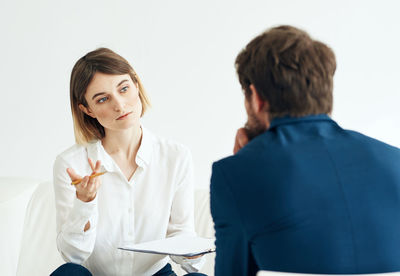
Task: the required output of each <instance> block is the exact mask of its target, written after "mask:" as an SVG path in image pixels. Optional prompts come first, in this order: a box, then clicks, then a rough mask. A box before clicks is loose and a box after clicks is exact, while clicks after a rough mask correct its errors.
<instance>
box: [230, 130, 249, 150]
mask: <svg viewBox="0 0 400 276" xmlns="http://www.w3.org/2000/svg"><path fill="white" fill-rule="evenodd" d="M248 142H249V137H248V135H247V132H246V129H245V128H244V127H242V128H239V129H238V130H237V132H236V138H235V146H234V147H233V154H236V153H237V152H238V151H239V150H240V149H241V148H243V147H244V146H245V145H247V143H248Z"/></svg>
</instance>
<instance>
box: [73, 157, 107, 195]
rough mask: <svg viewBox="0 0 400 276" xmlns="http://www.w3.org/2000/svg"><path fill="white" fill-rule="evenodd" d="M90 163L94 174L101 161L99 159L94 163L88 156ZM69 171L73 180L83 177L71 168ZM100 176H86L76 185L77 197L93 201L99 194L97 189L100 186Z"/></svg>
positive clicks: (97, 170)
mask: <svg viewBox="0 0 400 276" xmlns="http://www.w3.org/2000/svg"><path fill="white" fill-rule="evenodd" d="M88 161H89V165H90V167H91V168H92V174H95V173H98V172H99V171H100V167H101V161H97V162H96V165H94V164H93V161H92V160H91V159H90V158H88ZM67 173H68V175H69V177H70V178H71V180H72V181H74V180H77V179H80V178H82V177H81V176H79V175H78V174H76V173H75V171H74V170H73V169H71V168H68V169H67ZM100 183H101V182H100V178H99V177H94V178H89V176H88V175H87V176H85V177H84V178H83V179H82V181H81V183H79V184H77V185H76V186H75V188H76V197H77V198H78V199H80V200H82V201H84V202H89V201H92V200H93V199H94V198H95V197H96V194H97V190H98V189H99V187H100Z"/></svg>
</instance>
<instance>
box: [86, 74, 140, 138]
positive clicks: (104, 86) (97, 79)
mask: <svg viewBox="0 0 400 276" xmlns="http://www.w3.org/2000/svg"><path fill="white" fill-rule="evenodd" d="M85 99H86V102H87V103H88V106H87V107H85V106H84V105H82V104H80V105H79V108H80V109H81V110H82V111H83V112H85V113H86V114H87V115H89V116H91V117H92V118H96V119H97V121H98V122H99V123H100V124H101V125H102V126H103V127H104V128H105V129H106V130H107V129H109V130H123V129H127V128H130V127H132V126H133V125H135V124H137V123H138V122H139V118H140V115H141V114H142V103H141V101H140V98H139V90H138V87H137V85H136V84H135V83H134V82H133V81H132V79H131V77H130V76H129V74H125V75H107V74H103V73H96V74H95V75H94V76H93V79H92V81H91V82H90V84H89V86H88V88H87V90H86V95H85Z"/></svg>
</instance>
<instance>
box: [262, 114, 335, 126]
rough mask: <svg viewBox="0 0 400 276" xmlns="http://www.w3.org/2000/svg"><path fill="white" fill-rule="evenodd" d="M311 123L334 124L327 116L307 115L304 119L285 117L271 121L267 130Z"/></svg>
mask: <svg viewBox="0 0 400 276" xmlns="http://www.w3.org/2000/svg"><path fill="white" fill-rule="evenodd" d="M312 121H330V122H335V121H333V120H332V119H331V118H330V117H329V116H328V115H327V114H319V115H309V116H304V117H290V116H285V117H281V118H275V119H273V120H272V121H271V124H270V126H269V129H272V128H274V127H277V126H280V125H286V124H296V123H304V122H312Z"/></svg>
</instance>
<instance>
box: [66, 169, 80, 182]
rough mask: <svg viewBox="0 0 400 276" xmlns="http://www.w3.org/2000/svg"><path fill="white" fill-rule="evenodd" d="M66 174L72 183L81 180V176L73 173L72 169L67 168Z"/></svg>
mask: <svg viewBox="0 0 400 276" xmlns="http://www.w3.org/2000/svg"><path fill="white" fill-rule="evenodd" d="M67 173H68V175H69V178H71V180H72V181H75V180H78V179H81V176H80V175H78V174H76V173H75V171H74V169H71V168H67Z"/></svg>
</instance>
